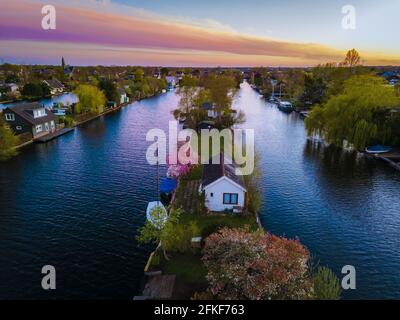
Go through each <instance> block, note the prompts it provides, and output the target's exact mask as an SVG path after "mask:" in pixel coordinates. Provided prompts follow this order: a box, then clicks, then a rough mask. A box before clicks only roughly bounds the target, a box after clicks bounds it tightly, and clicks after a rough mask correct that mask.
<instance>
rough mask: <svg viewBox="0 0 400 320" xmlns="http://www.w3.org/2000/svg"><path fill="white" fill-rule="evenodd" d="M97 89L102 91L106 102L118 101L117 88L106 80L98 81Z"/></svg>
mask: <svg viewBox="0 0 400 320" xmlns="http://www.w3.org/2000/svg"><path fill="white" fill-rule="evenodd" d="M99 88H100V90H102V91H103V92H104V94H105V96H106V99H107V100H108V101H119V99H118V98H119V95H118V91H117V86H116V85H115V84H114V83H113V82H112V81H111V80H108V79H102V80H100V81H99Z"/></svg>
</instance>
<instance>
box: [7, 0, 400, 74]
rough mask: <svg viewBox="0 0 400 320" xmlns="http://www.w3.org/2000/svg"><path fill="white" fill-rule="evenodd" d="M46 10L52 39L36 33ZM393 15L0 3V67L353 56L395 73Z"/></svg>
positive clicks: (295, 6) (268, 1) (153, 1)
mask: <svg viewBox="0 0 400 320" xmlns="http://www.w3.org/2000/svg"><path fill="white" fill-rule="evenodd" d="M46 4H52V5H54V6H55V8H56V30H43V29H42V27H41V20H42V17H43V15H42V14H41V8H42V6H44V5H46ZM347 4H351V5H353V6H354V7H355V8H356V18H357V20H356V29H355V30H345V29H343V28H342V18H343V14H342V7H343V6H344V5H347ZM399 13H400V0H381V1H372V0H345V1H342V0H338V1H316V0H303V1H294V0H279V1H278V0H274V1H272V0H247V1H243V0H240V1H239V0H202V1H191V0H185V1H183V0H103V1H101V0H97V1H96V0H70V1H61V0H55V1H50V0H47V1H37V0H14V1H1V2H0V63H1V62H14V63H40V64H58V63H59V61H60V59H61V56H64V57H65V59H66V61H67V62H68V63H70V64H72V65H95V64H105V65H127V64H129V65H167V66H312V65H316V64H318V63H324V62H338V61H340V60H342V58H343V56H344V54H345V52H346V51H347V50H348V49H351V48H356V49H357V50H358V51H359V52H360V53H361V56H362V58H363V62H364V64H369V65H400V43H399V42H398V41H397V39H398V35H397V33H398V15H399Z"/></svg>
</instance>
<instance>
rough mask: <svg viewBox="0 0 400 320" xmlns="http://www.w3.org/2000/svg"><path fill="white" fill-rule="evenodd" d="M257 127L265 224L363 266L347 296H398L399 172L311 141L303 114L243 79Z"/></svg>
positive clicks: (322, 254) (331, 261)
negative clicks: (287, 108) (271, 101)
mask: <svg viewBox="0 0 400 320" xmlns="http://www.w3.org/2000/svg"><path fill="white" fill-rule="evenodd" d="M235 105H236V108H241V109H243V110H244V111H245V113H246V116H247V123H246V124H245V125H244V126H245V127H247V128H253V129H254V130H255V136H256V149H257V150H258V152H259V153H260V156H261V160H260V166H261V168H262V172H263V180H262V186H263V192H264V197H263V209H262V212H261V219H262V223H263V225H264V227H265V228H266V229H267V230H270V231H272V232H273V233H276V234H279V235H285V236H287V237H290V238H294V237H299V238H300V240H301V242H302V243H304V244H305V245H306V246H307V247H308V248H309V249H310V251H311V253H312V254H313V256H314V258H315V260H316V261H319V263H320V265H327V266H329V267H330V268H332V269H333V270H334V271H335V272H336V274H338V275H340V272H341V269H342V267H343V266H344V265H353V266H354V267H355V268H356V271H357V290H354V291H351V292H345V293H344V296H345V297H346V298H354V299H358V298H370V299H373V298H397V299H399V298H400V197H399V191H400V175H399V174H398V173H397V172H395V171H394V170H393V169H391V168H389V167H387V166H386V165H385V164H382V163H380V162H377V161H375V160H368V159H366V158H365V157H363V156H357V155H355V154H353V153H348V152H343V151H340V150H334V149H332V148H324V147H322V146H320V145H318V144H316V145H314V144H312V143H307V137H306V133H305V130H304V121H303V120H301V119H300V118H299V117H298V115H297V114H295V113H292V114H291V115H287V114H284V113H282V112H280V111H279V110H278V109H277V108H276V107H274V106H272V105H270V104H267V103H266V102H265V100H263V99H260V97H259V96H258V94H257V93H256V92H254V91H253V90H252V89H251V88H250V87H249V86H248V85H246V84H244V85H243V86H242V89H241V91H239V94H238V97H237V99H236V101H235Z"/></svg>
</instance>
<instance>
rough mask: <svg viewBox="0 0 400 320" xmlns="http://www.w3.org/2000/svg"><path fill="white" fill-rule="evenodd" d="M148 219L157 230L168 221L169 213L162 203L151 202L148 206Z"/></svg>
mask: <svg viewBox="0 0 400 320" xmlns="http://www.w3.org/2000/svg"><path fill="white" fill-rule="evenodd" d="M146 219H147V221H149V222H150V223H151V224H152V225H154V226H155V227H156V228H159V229H161V228H162V226H163V225H164V224H165V223H166V222H167V220H168V213H167V209H165V207H164V205H163V204H162V203H161V201H151V202H149V203H148V204H147V209H146Z"/></svg>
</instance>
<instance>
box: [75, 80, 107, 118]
mask: <svg viewBox="0 0 400 320" xmlns="http://www.w3.org/2000/svg"><path fill="white" fill-rule="evenodd" d="M74 93H75V94H76V95H77V96H78V99H79V102H78V103H77V104H76V107H75V112H76V113H78V114H80V113H93V114H99V113H101V112H103V111H104V105H105V103H106V97H105V95H104V93H103V91H101V90H100V89H98V88H96V87H94V86H91V85H88V84H81V85H79V86H78V87H77V88H76V89H75V90H74Z"/></svg>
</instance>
